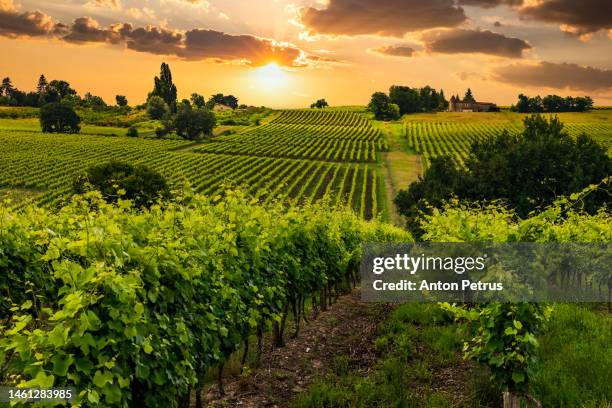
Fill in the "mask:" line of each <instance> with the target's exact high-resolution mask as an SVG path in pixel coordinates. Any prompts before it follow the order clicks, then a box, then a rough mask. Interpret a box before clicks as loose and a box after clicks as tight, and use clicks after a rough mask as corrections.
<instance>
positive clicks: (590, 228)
mask: <svg viewBox="0 0 612 408" xmlns="http://www.w3.org/2000/svg"><path fill="white" fill-rule="evenodd" d="M596 189H597V186H591V187H589V188H588V189H585V190H584V191H583V192H581V193H580V194H575V195H574V196H573V197H572V198H571V199H560V200H558V201H556V202H555V203H554V204H553V205H552V206H550V207H548V208H547V209H546V210H545V211H543V212H541V213H540V214H538V215H534V216H532V217H531V218H528V219H525V220H520V219H517V218H516V217H515V214H514V213H513V212H512V211H509V210H508V209H506V208H504V207H502V206H499V205H488V206H470V205H467V204H460V203H459V202H453V203H449V204H446V205H445V206H444V208H443V211H440V210H437V209H436V210H434V211H433V213H432V215H429V216H425V222H424V223H423V224H422V228H423V229H424V231H425V233H424V234H423V237H422V238H423V239H425V240H428V241H434V242H457V241H459V242H464V241H465V242H468V241H493V242H610V241H612V219H611V218H610V217H609V214H607V213H605V212H604V211H603V210H602V211H600V212H598V213H597V214H594V215H589V214H586V213H583V212H582V211H581V210H580V209H578V210H576V209H575V208H576V207H578V208H579V204H580V203H581V202H583V200H584V199H585V197H586V196H588V194H591V193H592V192H593V191H595V190H596ZM556 272H558V271H553V273H556ZM589 273H590V275H591V276H589V277H588V280H589V281H590V282H592V283H593V284H595V285H597V284H604V285H606V284H607V285H609V284H610V281H609V273H607V272H603V273H601V274H600V273H598V272H596V271H590V272H589ZM544 278H546V279H550V277H544ZM581 279H587V277H581ZM445 307H446V309H447V310H449V311H452V312H453V313H455V314H456V316H457V317H458V319H460V320H465V321H468V322H471V323H470V325H469V327H471V329H472V338H471V340H470V341H469V342H467V343H466V347H465V351H466V357H468V358H471V359H473V360H475V361H477V362H479V363H481V364H483V365H486V366H488V367H489V369H490V370H491V373H492V378H493V379H494V380H495V382H497V383H498V384H499V385H501V386H502V387H503V388H505V389H509V390H511V391H513V392H519V393H525V392H529V391H530V386H531V384H532V383H533V382H534V381H536V380H535V379H536V378H538V377H539V376H542V375H544V374H543V373H542V372H541V371H540V372H539V374H537V375H536V374H534V369H535V367H539V366H540V364H544V365H546V362H543V361H538V360H537V356H538V353H539V352H538V350H537V347H538V340H537V337H536V336H537V335H538V334H539V333H541V331H542V330H543V324H544V321H545V320H546V317H547V315H548V313H549V310H548V308H547V307H546V306H544V305H542V304H530V303H517V304H500V303H490V304H484V305H479V306H476V307H474V308H471V309H464V308H460V307H456V306H451V305H446V306H445ZM536 383H537V382H536ZM531 388H533V387H531ZM553 398H554V397H553ZM556 405H557V404H552V405H551V406H556ZM545 406H547V405H545Z"/></svg>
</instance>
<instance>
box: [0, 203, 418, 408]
mask: <svg viewBox="0 0 612 408" xmlns="http://www.w3.org/2000/svg"><path fill="white" fill-rule="evenodd" d="M217 200H218V201H217ZM179 201H180V202H172V203H167V204H166V205H165V206H164V207H160V206H158V205H155V206H152V207H151V208H150V209H144V210H142V211H136V210H134V209H133V206H132V205H131V203H129V202H124V201H121V200H120V201H119V202H118V205H117V206H111V205H108V204H106V203H105V202H104V201H102V200H101V198H100V197H99V196H98V195H97V194H94V193H90V194H89V195H88V196H86V197H76V198H75V200H74V201H73V202H72V203H70V204H69V205H68V206H67V207H64V208H62V209H61V210H59V211H58V212H56V213H49V212H46V211H43V210H39V209H33V208H24V209H23V210H22V211H20V212H11V211H9V212H8V213H7V212H6V211H4V212H0V217H1V218H0V225H3V226H4V227H3V229H2V234H6V235H9V238H10V239H12V240H14V241H16V242H17V244H16V245H18V246H19V248H30V247H31V248H37V254H39V256H36V254H35V255H34V256H33V257H32V258H31V259H29V260H27V261H26V262H27V263H28V264H27V267H29V268H41V269H42V270H44V271H45V272H46V274H47V275H48V276H49V277H51V279H52V282H50V283H48V284H47V285H46V286H47V288H48V289H49V291H50V292H51V293H52V294H55V297H43V298H41V299H40V303H41V305H40V306H41V307H40V309H39V310H41V313H40V314H39V315H37V314H35V313H34V312H33V311H32V310H31V306H32V305H31V304H28V303H27V302H26V303H25V304H22V305H21V307H20V308H18V309H16V311H15V314H14V315H13V316H12V317H11V319H10V322H7V324H6V325H4V326H3V327H2V328H0V363H1V367H2V369H3V372H2V373H0V375H2V377H3V383H5V384H8V385H13V384H21V385H30V386H37V385H38V386H42V385H46V386H57V387H59V386H74V387H75V388H76V389H77V390H79V395H78V398H77V399H78V401H79V402H80V403H81V404H94V405H96V406H101V407H105V406H106V407H108V406H113V407H114V406H132V405H134V404H139V405H143V406H149V407H168V406H174V405H176V403H177V402H178V400H179V399H181V398H182V397H184V396H185V395H187V393H188V391H189V390H190V389H192V388H193V387H197V386H199V385H201V380H202V378H203V375H204V373H205V372H206V371H207V370H208V369H210V368H212V367H214V366H216V365H218V364H220V363H222V362H224V361H225V360H226V359H227V358H228V357H229V356H230V355H231V353H233V352H235V351H236V350H238V348H239V347H240V345H241V343H242V341H243V340H244V339H245V338H247V336H248V335H249V334H250V333H252V332H253V331H254V330H255V329H256V328H257V327H258V326H264V327H265V326H266V325H268V324H270V323H271V322H272V321H276V320H277V319H278V318H279V313H280V311H281V310H282V308H283V303H284V302H285V301H286V299H287V296H290V295H291V294H295V293H299V294H301V295H303V296H311V295H313V294H315V293H318V291H319V290H320V288H321V287H322V286H323V285H327V284H328V283H329V284H335V283H336V282H338V281H339V280H341V279H344V277H345V276H346V273H347V271H348V270H349V267H350V266H351V265H354V263H352V262H351V260H354V259H359V257H360V248H361V242H363V241H371V240H376V241H383V242H384V241H402V242H404V241H407V240H410V237H409V236H408V235H407V234H406V233H405V232H404V231H401V230H399V229H396V228H393V227H390V226H384V225H382V224H379V223H366V222H363V221H360V220H359V219H358V218H357V217H356V216H355V215H354V214H352V213H351V212H346V211H334V210H330V209H328V208H327V207H325V206H309V207H306V208H304V209H297V208H290V209H288V210H287V209H286V208H285V207H283V206H280V205H279V206H274V207H269V208H266V207H263V206H261V205H259V204H258V201H257V200H253V199H250V198H246V197H245V196H243V195H242V194H241V193H238V192H233V191H226V192H225V195H224V198H223V199H220V197H216V198H215V201H214V202H211V201H210V200H209V199H207V198H205V197H202V196H195V197H185V198H184V199H182V200H179ZM181 202H182V203H181ZM20 229H25V230H27V231H29V233H28V234H22V233H21V232H20ZM13 233H16V234H19V235H18V236H17V237H13V236H12V234H13ZM17 239H19V241H17ZM12 253H13V252H11V253H9V254H8V256H11V257H12V255H11V254H12ZM2 259H5V258H2ZM14 290H15V291H19V290H22V291H23V290H24V288H19V287H15V288H14ZM51 300H53V301H51ZM88 401H89V402H88Z"/></svg>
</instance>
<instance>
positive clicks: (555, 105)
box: [512, 94, 593, 113]
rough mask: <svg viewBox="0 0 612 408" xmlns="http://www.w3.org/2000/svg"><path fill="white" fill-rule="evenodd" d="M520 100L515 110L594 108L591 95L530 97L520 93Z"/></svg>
mask: <svg viewBox="0 0 612 408" xmlns="http://www.w3.org/2000/svg"><path fill="white" fill-rule="evenodd" d="M518 99H519V100H518V102H517V104H516V105H513V106H512V110H513V111H517V112H521V113H540V112H553V113H554V112H586V111H588V110H591V109H593V99H591V97H589V96H584V97H582V96H576V97H572V96H566V97H565V98H563V97H562V96H559V95H548V96H545V97H544V98H542V97H540V96H539V95H538V96H535V97H529V96H527V95H523V94H520V95H519V96H518Z"/></svg>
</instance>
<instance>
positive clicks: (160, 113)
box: [147, 95, 170, 120]
mask: <svg viewBox="0 0 612 408" xmlns="http://www.w3.org/2000/svg"><path fill="white" fill-rule="evenodd" d="M168 113H170V108H169V107H168V104H167V103H166V102H164V100H163V99H162V98H160V97H159V96H155V95H154V96H151V97H150V98H149V101H148V102H147V114H149V117H150V118H151V119H157V120H161V119H163V118H164V117H166V116H167V115H168Z"/></svg>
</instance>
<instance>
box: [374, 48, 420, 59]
mask: <svg viewBox="0 0 612 408" xmlns="http://www.w3.org/2000/svg"><path fill="white" fill-rule="evenodd" d="M371 51H372V52H375V53H377V54H382V55H388V56H392V57H412V55H413V54H414V48H412V47H409V46H407V45H383V46H382V47H378V48H374V49H372V50H371Z"/></svg>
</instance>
